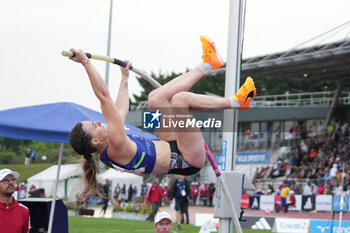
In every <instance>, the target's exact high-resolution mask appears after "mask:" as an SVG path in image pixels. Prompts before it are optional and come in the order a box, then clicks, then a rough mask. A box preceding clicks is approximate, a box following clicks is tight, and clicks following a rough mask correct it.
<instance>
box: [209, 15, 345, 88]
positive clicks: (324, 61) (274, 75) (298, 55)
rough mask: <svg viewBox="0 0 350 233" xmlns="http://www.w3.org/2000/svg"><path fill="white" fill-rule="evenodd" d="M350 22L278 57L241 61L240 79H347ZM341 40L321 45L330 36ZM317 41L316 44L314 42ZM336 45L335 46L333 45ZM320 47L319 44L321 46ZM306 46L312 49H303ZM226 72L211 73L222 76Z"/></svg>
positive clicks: (279, 54) (276, 55) (271, 55)
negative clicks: (250, 77)
mask: <svg viewBox="0 0 350 233" xmlns="http://www.w3.org/2000/svg"><path fill="white" fill-rule="evenodd" d="M349 32H350V21H348V22H345V23H344V24H341V25H339V26H337V27H335V28H332V29H330V30H328V31H326V32H324V33H322V34H320V35H318V36H316V37H314V38H311V39H310V40H307V41H305V42H303V43H301V44H299V45H297V46H295V47H294V48H292V49H290V50H288V51H285V52H280V53H273V54H268V55H265V56H258V57H252V58H248V59H243V60H242V68H241V76H242V77H247V76H252V77H254V79H256V78H260V77H264V78H271V79H275V80H283V79H286V78H288V79H289V78H295V79H300V78H308V79H312V80H318V81H321V80H322V81H331V82H334V81H339V80H347V79H350V38H349V35H350V33H349ZM344 33H345V36H341V38H342V39H339V37H338V40H333V42H330V43H324V42H325V41H326V40H328V39H330V38H331V37H333V36H336V35H339V34H344ZM317 41H318V42H317ZM334 41H337V42H334ZM321 43H322V44H321ZM307 44H309V45H310V44H312V46H308V47H306V45H307ZM224 72H225V68H223V69H219V70H217V71H214V72H213V75H215V73H216V74H222V73H224Z"/></svg>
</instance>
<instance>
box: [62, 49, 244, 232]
mask: <svg viewBox="0 0 350 233" xmlns="http://www.w3.org/2000/svg"><path fill="white" fill-rule="evenodd" d="M85 54H86V56H87V57H88V58H90V59H95V60H101V61H106V62H110V63H113V64H116V65H119V66H122V67H126V65H127V64H126V63H125V62H123V61H121V60H119V59H117V58H112V57H107V56H100V55H94V54H90V53H85ZM62 55H63V56H67V57H75V53H74V52H68V51H62ZM130 70H131V71H133V72H135V73H136V74H138V75H140V76H141V77H142V78H144V79H145V80H146V81H147V82H149V83H150V84H151V85H152V86H153V87H155V88H158V87H161V85H160V84H159V83H158V82H157V81H156V80H155V79H153V78H152V77H151V76H149V75H147V74H146V73H145V72H143V71H141V70H138V69H136V68H135V67H134V66H132V67H130ZM204 146H205V149H206V156H207V159H208V160H209V163H210V165H211V167H212V168H213V170H214V173H215V175H216V177H217V180H218V183H220V184H221V186H222V190H223V193H224V196H225V199H226V201H227V203H228V207H229V210H230V213H231V215H232V221H233V224H234V225H235V229H236V232H237V233H242V228H241V225H240V224H239V220H238V216H237V213H236V211H235V206H234V204H233V201H232V199H231V196H230V194H229V191H228V188H227V185H226V183H225V182H224V179H223V178H222V176H221V172H220V170H219V168H218V165H217V164H216V162H215V159H214V156H213V154H212V153H211V151H210V149H209V147H208V146H207V144H206V143H204Z"/></svg>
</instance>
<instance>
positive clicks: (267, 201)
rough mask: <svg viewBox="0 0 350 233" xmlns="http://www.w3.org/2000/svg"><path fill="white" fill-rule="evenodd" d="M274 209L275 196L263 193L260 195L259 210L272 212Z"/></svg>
mask: <svg viewBox="0 0 350 233" xmlns="http://www.w3.org/2000/svg"><path fill="white" fill-rule="evenodd" d="M274 209H275V196H273V195H263V196H260V210H264V211H267V212H272V211H273V210H274Z"/></svg>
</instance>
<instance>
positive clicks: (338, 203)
mask: <svg viewBox="0 0 350 233" xmlns="http://www.w3.org/2000/svg"><path fill="white" fill-rule="evenodd" d="M341 205H342V206H343V207H342V208H340V207H341ZM340 210H342V211H343V212H348V211H349V196H344V199H343V204H342V203H341V198H340V196H333V211H335V212H340Z"/></svg>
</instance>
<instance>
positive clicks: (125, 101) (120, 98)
mask: <svg viewBox="0 0 350 233" xmlns="http://www.w3.org/2000/svg"><path fill="white" fill-rule="evenodd" d="M125 62H126V63H127V66H126V67H125V68H123V67H120V71H121V73H122V79H121V80H120V85H119V91H118V95H117V99H116V101H115V106H117V109H118V111H119V113H120V116H121V118H122V119H123V122H125V119H126V116H127V115H128V112H129V89H128V88H129V87H128V82H129V68H130V66H131V63H130V62H128V61H125Z"/></svg>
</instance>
